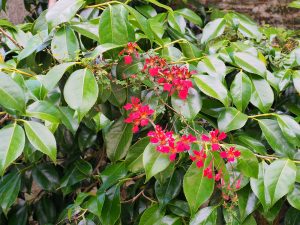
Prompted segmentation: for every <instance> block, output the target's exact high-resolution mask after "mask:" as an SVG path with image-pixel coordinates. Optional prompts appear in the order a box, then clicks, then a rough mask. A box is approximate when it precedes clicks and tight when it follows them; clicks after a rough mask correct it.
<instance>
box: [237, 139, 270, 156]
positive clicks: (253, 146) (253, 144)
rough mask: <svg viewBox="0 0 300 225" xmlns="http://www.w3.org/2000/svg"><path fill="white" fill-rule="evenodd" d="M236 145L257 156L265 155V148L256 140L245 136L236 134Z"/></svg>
mask: <svg viewBox="0 0 300 225" xmlns="http://www.w3.org/2000/svg"><path fill="white" fill-rule="evenodd" d="M235 140H236V141H237V143H238V144H241V145H244V146H245V147H247V148H249V149H250V150H252V151H253V152H256V153H259V154H262V155H264V154H266V151H267V150H266V147H265V146H264V145H263V144H262V143H261V142H260V141H259V140H257V139H255V138H253V137H250V136H247V135H245V134H238V135H237V137H236V138H235Z"/></svg>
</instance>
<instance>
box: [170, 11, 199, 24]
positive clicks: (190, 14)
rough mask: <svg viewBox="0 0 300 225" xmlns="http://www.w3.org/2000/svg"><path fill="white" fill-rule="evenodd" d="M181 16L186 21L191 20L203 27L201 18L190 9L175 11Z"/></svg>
mask: <svg viewBox="0 0 300 225" xmlns="http://www.w3.org/2000/svg"><path fill="white" fill-rule="evenodd" d="M174 12H176V13H178V14H180V15H182V16H183V17H184V18H185V19H187V20H189V21H190V22H192V23H193V24H196V25H199V26H202V24H203V22H202V19H201V17H200V16H198V15H197V14H196V13H195V12H193V11H192V10H190V9H188V8H183V9H178V10H176V11H174Z"/></svg>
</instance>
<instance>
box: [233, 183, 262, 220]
mask: <svg viewBox="0 0 300 225" xmlns="http://www.w3.org/2000/svg"><path fill="white" fill-rule="evenodd" d="M238 199H239V204H238V207H239V211H240V221H241V222H243V221H244V220H245V219H246V218H247V216H249V215H250V214H251V213H253V212H254V210H255V209H256V208H257V207H258V199H257V198H256V196H255V194H254V193H253V192H252V190H251V188H250V187H249V186H246V187H244V188H243V189H242V190H240V191H238Z"/></svg>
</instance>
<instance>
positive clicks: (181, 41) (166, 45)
mask: <svg viewBox="0 0 300 225" xmlns="http://www.w3.org/2000/svg"><path fill="white" fill-rule="evenodd" d="M186 42H188V41H187V40H186V39H183V38H181V39H178V40H175V41H172V42H170V43H167V44H165V45H162V46H160V47H158V48H155V49H153V51H154V52H156V51H158V50H160V49H162V48H165V47H168V46H169V45H173V44H176V43H186Z"/></svg>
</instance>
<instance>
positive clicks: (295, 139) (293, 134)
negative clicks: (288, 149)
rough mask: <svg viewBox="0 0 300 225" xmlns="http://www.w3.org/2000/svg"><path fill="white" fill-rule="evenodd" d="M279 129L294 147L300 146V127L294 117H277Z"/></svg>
mask: <svg viewBox="0 0 300 225" xmlns="http://www.w3.org/2000/svg"><path fill="white" fill-rule="evenodd" d="M276 117H277V121H278V124H279V127H280V129H281V131H282V133H283V135H284V137H285V138H286V139H287V140H288V141H289V142H290V143H292V144H293V145H294V146H300V125H299V123H297V122H296V121H295V120H294V119H293V117H291V116H288V115H276Z"/></svg>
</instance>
